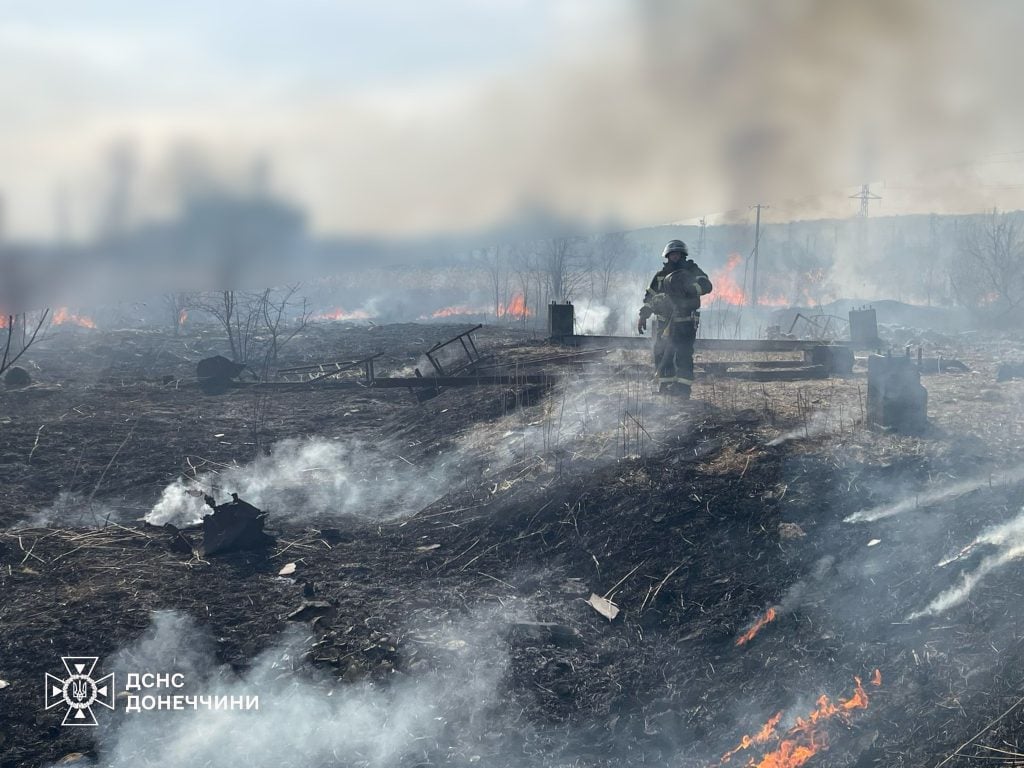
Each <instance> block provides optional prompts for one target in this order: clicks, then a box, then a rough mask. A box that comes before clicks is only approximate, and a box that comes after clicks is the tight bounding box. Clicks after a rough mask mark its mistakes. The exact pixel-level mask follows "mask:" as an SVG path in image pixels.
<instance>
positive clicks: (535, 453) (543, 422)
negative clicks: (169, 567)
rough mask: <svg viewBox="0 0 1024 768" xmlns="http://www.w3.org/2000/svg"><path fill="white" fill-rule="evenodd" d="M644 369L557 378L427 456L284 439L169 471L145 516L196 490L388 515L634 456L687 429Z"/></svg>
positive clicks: (306, 509)
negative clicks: (207, 468)
mask: <svg viewBox="0 0 1024 768" xmlns="http://www.w3.org/2000/svg"><path fill="white" fill-rule="evenodd" d="M649 376H650V371H649V367H648V366H647V365H646V364H644V365H640V366H637V367H636V370H635V374H634V375H633V376H629V375H627V376H626V377H625V378H621V379H613V380H610V381H609V380H606V379H604V378H603V377H602V379H589V378H588V377H586V376H582V377H578V378H572V379H567V380H565V381H563V382H561V383H560V384H558V385H557V386H556V387H554V388H553V389H552V390H551V391H550V392H549V393H548V394H547V395H546V396H545V397H544V399H543V400H542V402H541V403H540V404H539V405H537V406H536V407H528V408H519V409H516V410H514V411H513V412H512V413H510V414H508V415H506V416H504V417H501V418H499V419H497V420H495V421H493V422H489V423H482V424H477V425H475V426H474V427H473V428H472V429H469V430H467V431H466V432H465V433H463V434H462V435H459V436H458V437H457V438H456V440H455V443H454V446H453V447H452V448H450V449H449V450H447V451H446V452H445V453H443V454H440V455H438V456H435V457H433V458H432V459H431V460H430V461H429V463H427V464H418V463H416V462H413V461H409V460H408V459H406V458H405V457H403V456H402V455H401V451H400V448H399V447H397V446H395V445H394V444H391V443H384V444H379V445H372V444H370V443H368V442H362V441H357V440H326V439H323V438H311V439H304V440H298V439H288V440H284V441H282V442H280V443H277V444H275V445H274V446H273V448H272V450H271V452H270V455H269V456H265V457H260V458H258V459H257V460H256V461H254V462H252V463H250V464H246V465H242V466H238V467H230V468H226V469H223V470H221V471H220V472H219V473H218V474H216V475H215V474H200V475H198V476H197V477H195V478H191V479H185V478H178V479H176V480H175V481H174V482H172V483H171V484H170V485H168V486H166V487H165V488H164V490H163V492H162V493H161V496H160V499H159V500H158V501H157V502H156V504H154V506H153V508H152V509H151V510H150V512H149V513H148V514H147V515H146V521H147V522H149V523H151V524H153V525H163V524H164V523H173V524H175V525H179V526H181V525H190V524H193V523H197V522H199V521H201V520H202V517H203V515H204V514H208V508H207V507H206V506H205V504H204V502H203V499H202V495H203V494H202V492H203V491H205V492H207V493H209V494H210V495H212V496H213V497H214V498H215V499H216V500H217V501H223V500H224V498H223V497H224V496H225V495H226V494H228V493H237V494H238V495H239V496H240V497H241V498H242V499H244V500H245V501H247V502H249V503H250V504H253V505H254V506H256V507H259V508H260V509H262V510H264V511H266V512H269V513H271V514H272V515H273V517H274V518H275V519H309V518H310V517H311V516H320V515H339V516H345V515H352V516H358V517H362V518H370V519H376V520H393V519H396V518H401V517H403V516H406V515H409V514H412V513H414V512H416V511H418V510H419V509H421V508H422V507H424V506H426V505H428V504H430V503H431V502H433V501H435V500H436V499H438V498H440V497H441V496H443V495H444V494H446V493H448V492H449V491H452V490H455V489H457V488H459V487H465V486H466V485H467V484H468V485H472V484H474V483H478V482H481V481H485V482H490V480H491V478H496V477H500V476H501V475H502V474H503V473H505V472H506V471H507V470H509V469H510V468H512V467H520V466H524V465H531V466H533V467H535V468H541V469H543V471H552V470H554V469H555V468H556V467H557V466H559V465H560V463H561V462H562V461H564V460H566V459H567V458H568V457H572V458H573V460H575V459H576V458H586V459H590V460H600V461H607V460H612V459H614V458H616V457H621V456H622V455H626V454H628V455H637V454H638V453H642V452H643V451H644V450H647V449H648V448H650V447H652V446H653V445H654V444H655V443H657V442H659V441H660V440H661V439H662V438H663V437H664V436H665V435H667V434H669V433H671V432H673V431H675V430H678V429H681V428H682V429H685V428H687V426H688V424H689V420H690V418H691V416H690V415H688V413H687V412H686V411H685V410H682V409H677V408H670V409H669V410H668V412H667V413H661V412H659V407H660V406H661V404H663V402H664V400H663V399H662V400H658V399H656V397H655V396H654V395H653V393H652V388H651V387H650V381H649ZM652 414H657V418H652ZM474 468H475V469H474Z"/></svg>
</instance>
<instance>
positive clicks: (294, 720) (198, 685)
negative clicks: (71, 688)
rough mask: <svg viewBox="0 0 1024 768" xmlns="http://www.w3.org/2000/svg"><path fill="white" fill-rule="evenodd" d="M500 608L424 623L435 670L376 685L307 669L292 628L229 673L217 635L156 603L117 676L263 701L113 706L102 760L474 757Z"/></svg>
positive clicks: (489, 694) (498, 644) (498, 667)
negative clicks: (232, 706)
mask: <svg viewBox="0 0 1024 768" xmlns="http://www.w3.org/2000/svg"><path fill="white" fill-rule="evenodd" d="M503 618H506V617H502V616H499V615H486V614H480V615H477V616H474V617H470V618H467V619H466V620H464V621H462V622H460V623H458V624H456V625H451V624H449V625H447V626H442V627H434V628H432V629H431V630H430V634H431V642H432V643H433V644H435V646H436V647H437V648H439V649H443V651H439V652H437V653H435V659H434V668H433V669H432V670H430V671H425V672H423V673H421V674H417V675H416V676H412V677H403V678H400V679H398V678H396V679H395V680H394V681H393V682H392V683H391V684H390V685H386V686H374V685H371V684H369V683H365V684H349V685H346V684H342V683H340V682H338V681H335V680H333V679H326V680H321V681H320V682H317V681H315V680H314V679H311V677H310V676H308V675H306V674H303V672H302V671H301V669H302V667H303V664H302V663H301V662H300V661H299V659H300V657H301V656H302V655H303V654H304V653H305V651H306V650H307V647H308V644H309V642H310V639H309V638H306V637H305V634H304V633H300V632H298V631H296V632H291V633H289V634H288V635H287V636H286V637H285V638H283V641H282V643H281V644H279V645H278V646H276V647H273V648H271V649H269V650H267V651H265V652H263V653H262V654H261V655H260V656H259V657H258V658H256V659H255V660H254V661H253V663H252V666H251V667H250V668H249V669H248V670H247V671H246V672H245V673H243V674H235V673H234V672H232V671H230V669H229V668H227V667H226V666H218V664H217V663H216V661H215V653H214V646H215V643H214V642H213V639H212V638H211V637H210V636H209V635H208V634H207V632H206V631H205V630H204V629H202V628H200V627H198V626H197V625H196V623H195V622H194V621H193V620H192V619H191V617H189V616H187V615H184V614H180V613H177V612H173V611H159V612H156V613H155V614H154V615H153V619H152V624H151V626H150V627H149V629H148V630H147V632H146V633H145V634H144V635H143V636H142V637H141V638H140V639H139V640H138V641H137V642H136V643H135V644H133V645H132V646H131V647H129V648H126V649H124V650H122V651H121V652H119V653H118V654H117V655H116V656H115V657H114V658H113V659H112V660H110V662H109V663H108V664H107V667H108V668H110V669H112V671H114V673H115V679H116V680H118V681H124V680H126V679H127V677H126V676H127V674H129V673H140V674H142V673H158V672H159V673H180V674H182V675H183V677H184V681H185V688H183V689H175V690H170V691H169V689H161V690H160V691H159V693H161V694H167V693H168V692H169V693H171V694H175V695H185V696H229V697H230V696H239V697H246V698H247V697H252V696H258V697H259V710H258V711H256V710H253V711H243V710H236V711H228V710H221V711H206V710H200V711H196V712H187V711H181V712H156V711H152V712H149V711H143V712H141V713H134V714H127V713H125V712H123V708H122V706H119V707H118V712H117V714H116V715H115V716H114V718H116V719H112V718H107V719H105V720H104V722H103V723H101V731H100V734H99V740H98V742H99V744H98V752H99V764H100V765H103V766H109V768H122V766H123V767H125V768H127V767H128V766H137V765H140V764H149V763H150V761H152V762H153V764H160V765H217V766H225V767H227V766H247V767H248V766H271V765H326V764H328V763H330V764H344V765H363V766H380V767H383V766H391V765H396V764H399V763H401V762H403V759H408V758H409V757H411V756H416V755H419V756H420V757H421V759H424V760H427V761H430V760H431V758H433V759H445V758H452V757H459V759H464V760H467V761H470V762H472V761H473V758H472V755H473V754H477V755H478V756H479V754H480V752H479V747H480V743H481V741H482V740H483V733H484V731H483V729H484V728H485V725H486V717H487V715H486V712H487V709H488V707H493V706H494V705H495V704H496V703H497V701H498V699H497V688H498V684H499V682H500V681H501V678H502V675H503V674H504V669H505V665H506V660H507V647H506V648H504V649H503V647H502V639H501V638H500V636H499V634H498V632H497V628H498V627H500V626H501V621H502V619H503ZM506 620H507V618H506ZM313 672H315V670H310V673H313ZM476 759H479V757H477V758H476Z"/></svg>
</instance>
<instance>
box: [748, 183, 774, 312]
mask: <svg viewBox="0 0 1024 768" xmlns="http://www.w3.org/2000/svg"><path fill="white" fill-rule="evenodd" d="M750 207H751V208H754V209H755V210H756V211H757V219H756V220H755V222H754V251H753V253H751V260H752V261H753V278H752V279H751V281H750V306H752V307H756V306H757V258H758V247H759V246H760V245H761V209H762V208H770V207H771V206H768V205H762V204H761V203H758V204H757V205H752V206H750Z"/></svg>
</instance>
